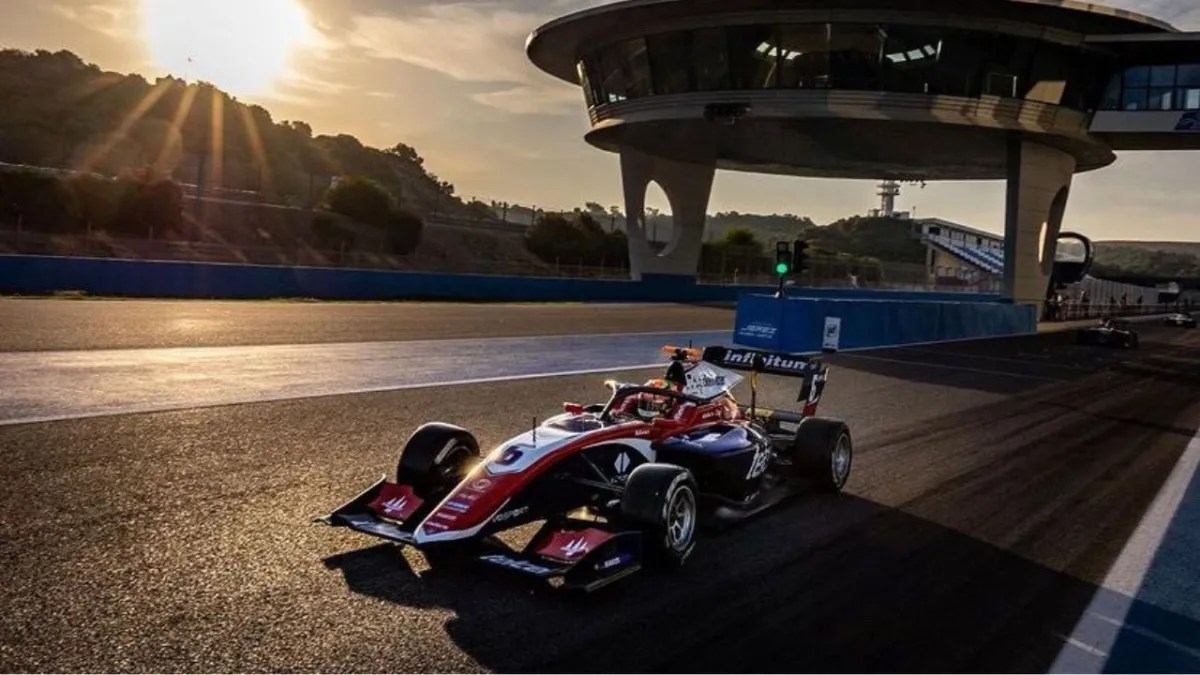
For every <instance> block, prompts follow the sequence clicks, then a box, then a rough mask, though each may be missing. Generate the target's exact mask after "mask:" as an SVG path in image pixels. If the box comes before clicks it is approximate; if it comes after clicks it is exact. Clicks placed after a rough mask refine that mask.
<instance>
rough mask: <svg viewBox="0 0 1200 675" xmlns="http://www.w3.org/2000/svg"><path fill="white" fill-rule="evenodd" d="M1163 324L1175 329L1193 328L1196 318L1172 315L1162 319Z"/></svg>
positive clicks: (1185, 315) (1189, 315)
mask: <svg viewBox="0 0 1200 675" xmlns="http://www.w3.org/2000/svg"><path fill="white" fill-rule="evenodd" d="M1163 323H1164V324H1166V325H1168V326H1175V327H1176V328H1195V327H1196V317H1194V316H1192V315H1191V314H1172V315H1171V316H1168V317H1167V318H1166V319H1163Z"/></svg>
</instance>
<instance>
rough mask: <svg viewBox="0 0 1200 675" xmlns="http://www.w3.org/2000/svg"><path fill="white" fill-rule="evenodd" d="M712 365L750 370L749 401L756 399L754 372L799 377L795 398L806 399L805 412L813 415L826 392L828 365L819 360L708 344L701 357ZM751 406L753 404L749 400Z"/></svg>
mask: <svg viewBox="0 0 1200 675" xmlns="http://www.w3.org/2000/svg"><path fill="white" fill-rule="evenodd" d="M701 359H702V360H704V361H707V362H708V363H711V364H713V365H715V366H720V367H722V368H728V369H730V370H742V371H746V372H750V373H753V375H752V376H751V378H750V386H751V396H752V400H753V399H754V398H757V395H756V391H755V390H756V389H757V379H758V378H757V377H754V375H757V374H759V373H765V374H767V375H783V376H785V377H801V378H804V383H803V384H802V385H801V387H800V396H799V397H798V398H797V399H796V400H797V401H804V402H805V414H806V415H809V414H815V412H816V407H817V403H819V402H820V400H821V394H822V393H824V391H825V382H826V380H828V378H829V367H828V366H826V365H825V364H823V363H821V362H820V361H819V360H817V359H814V358H809V357H807V356H800V355H796V354H781V353H775V352H764V351H759V350H757V349H740V348H735V347H707V348H705V350H704V354H703V356H702V357H701ZM751 406H752V407H753V406H754V403H753V402H752V403H751Z"/></svg>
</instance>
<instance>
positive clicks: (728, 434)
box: [316, 347, 854, 591]
mask: <svg viewBox="0 0 1200 675" xmlns="http://www.w3.org/2000/svg"><path fill="white" fill-rule="evenodd" d="M666 350H667V351H668V353H669V354H670V359H671V361H670V365H669V367H668V368H667V372H666V375H665V377H664V378H663V379H661V380H652V381H650V382H648V383H646V384H644V385H636V384H629V383H618V382H615V381H609V382H607V383H606V384H607V385H608V387H609V388H610V390H611V397H610V398H609V400H608V402H607V403H601V404H595V405H581V404H577V403H564V404H563V408H564V413H563V414H561V415H558V416H555V417H553V418H551V419H548V420H546V421H545V422H543V423H541V424H540V425H538V424H536V423H535V426H534V427H533V428H531V429H530V430H528V431H526V432H524V433H521V434H519V435H517V436H516V437H514V438H512V439H510V440H508V441H505V442H504V443H501V444H500V445H498V446H496V447H495V449H493V450H492V451H491V452H489V453H488V454H487V455H486V456H485V457H483V458H482V459H481V458H480V456H479V455H480V452H479V445H478V443H477V441H476V440H475V438H474V436H472V435H471V434H470V433H469V432H468V431H466V430H465V429H462V428H459V427H456V426H452V425H449V424H442V423H430V424H426V425H424V426H422V427H420V428H419V429H417V430H416V432H414V433H413V434H412V436H411V437H409V439H408V441H407V443H406V444H405V446H404V448H403V450H401V452H400V457H399V461H398V465H397V467H396V479H395V481H389V480H387V477H386V476H385V477H383V478H381V479H380V480H379V481H378V482H376V483H375V484H374V485H372V486H371V487H370V488H368V489H367V490H366V491H365V492H363V493H362V494H360V495H359V496H357V497H355V498H354V499H352V500H350V501H349V502H347V503H345V504H344V505H342V506H340V507H338V508H337V509H335V510H334V511H333V512H332V513H330V514H328V515H326V516H323V517H320V518H317V519H316V521H317V522H321V523H324V524H327V525H331V526H334V527H347V528H350V529H353V530H356V531H359V532H362V533H366V534H370V535H373V536H376V537H381V538H383V539H387V540H390V541H393V542H398V543H401V544H411V545H413V546H415V547H417V548H419V549H421V550H422V551H423V552H424V553H425V554H426V555H427V556H428V557H429V558H430V560H431V562H434V563H435V564H436V562H438V561H439V560H441V559H445V558H447V557H453V558H458V559H460V560H461V559H472V560H475V561H478V562H481V563H485V564H488V565H493V566H497V567H501V568H506V569H508V570H512V571H515V572H520V573H524V574H525V575H529V576H531V577H535V578H538V579H543V580H548V581H550V582H551V583H552V584H553V585H557V586H563V587H567V588H575V589H583V590H588V591H590V590H594V589H596V588H599V587H601V586H604V585H607V584H609V583H612V582H614V581H617V580H618V579H620V578H622V577H625V576H626V575H629V574H632V573H634V572H636V571H638V570H639V569H641V568H642V567H643V566H644V565H656V564H657V565H660V566H666V567H678V566H681V565H682V564H683V563H684V562H685V561H686V560H687V559H688V557H689V556H690V555H691V553H692V550H693V548H694V546H695V544H696V536H697V526H698V524H700V523H701V521H702V520H703V521H704V522H706V523H707V522H712V523H715V524H719V523H731V522H736V521H739V520H741V519H744V518H746V517H748V516H750V515H752V514H755V513H758V512H760V511H762V510H764V509H767V508H769V507H771V506H774V505H777V504H779V503H780V502H781V501H783V499H784V498H785V497H787V496H789V495H791V494H794V493H795V492H797V491H800V490H803V489H806V488H812V487H815V488H817V489H820V490H823V491H826V492H839V491H840V490H841V489H842V487H843V486H844V485H845V484H846V480H847V478H848V477H849V475H850V468H851V465H852V463H853V458H854V455H853V446H852V444H851V438H850V430H849V428H848V427H847V426H846V424H845V423H843V422H840V421H836V420H831V419H823V418H819V417H816V411H817V405H818V403H819V402H820V400H821V395H822V393H823V391H824V388H825V383H826V380H827V378H828V373H829V371H828V368H827V367H826V366H825V365H823V364H822V363H820V362H819V361H818V360H815V359H809V358H805V357H800V356H791V355H784V354H771V353H765V352H759V351H753V350H746V349H727V348H724V347H709V348H707V349H705V350H704V351H703V352H700V351H699V350H695V349H690V348H688V349H678V348H674V347H668V348H666ZM735 370H740V371H745V372H749V373H750V375H749V378H748V379H749V382H750V385H751V387H750V390H751V393H750V396H751V398H750V405H749V406H743V405H739V404H738V403H737V402H736V401H735V400H734V398H733V395H732V393H731V390H732V389H733V388H734V387H735V386H736V385H737V384H739V383H740V382H742V381H743V380H744V379H746V378H743V377H742V376H741V375H739V374H737V373H736V372H733V371H735ZM760 373H766V374H776V375H784V376H794V377H799V378H802V379H803V383H802V385H801V391H800V396H799V398H798V401H799V402H802V403H803V407H802V409H801V410H800V411H799V412H782V411H775V410H764V409H760V408H758V407H757V402H756V399H757V386H756V385H757V380H758V376H759V374H760ZM536 521H544V524H542V525H541V527H540V529H537V531H536V533H535V534H533V535H532V538H530V539H528V543H527V544H525V545H524V546H520V547H514V546H509V545H508V544H505V543H504V542H502V541H501V540H500V539H499V538H498V537H497V536H495V535H497V534H498V533H500V532H502V531H506V530H512V529H513V528H517V527H519V526H522V525H526V524H530V523H534V522H536Z"/></svg>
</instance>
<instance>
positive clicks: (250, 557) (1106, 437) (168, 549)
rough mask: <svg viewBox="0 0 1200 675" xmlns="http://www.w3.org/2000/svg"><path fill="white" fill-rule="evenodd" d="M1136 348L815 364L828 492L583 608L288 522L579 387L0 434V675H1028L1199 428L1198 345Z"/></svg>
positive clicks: (82, 423)
mask: <svg viewBox="0 0 1200 675" xmlns="http://www.w3.org/2000/svg"><path fill="white" fill-rule="evenodd" d="M726 316H727V317H728V316H729V315H728V314H726ZM553 332H561V331H558V330H554V331H553ZM1142 345H1143V348H1142V350H1141V351H1140V352H1137V353H1130V352H1120V351H1106V350H1099V349H1093V348H1083V347H1078V346H1075V345H1072V344H1070V340H1069V336H1054V335H1050V336H1039V337H1037V338H1024V339H1021V340H1015V341H1000V342H979V343H964V344H959V345H946V346H941V347H933V348H931V347H921V348H915V349H895V350H884V351H880V352H873V353H867V354H853V355H852V354H843V355H838V356H835V357H832V358H831V359H830V362H831V365H832V366H833V367H834V370H833V376H832V379H831V382H830V384H829V387H828V389H827V394H826V399H825V402H824V408H823V413H825V414H829V415H834V416H839V417H843V418H845V419H847V420H848V421H849V422H850V424H851V426H852V428H853V430H854V432H855V441H856V449H857V452H858V456H857V459H856V464H855V467H854V471H853V474H852V477H851V481H850V484H849V486H848V494H847V495H845V496H843V497H840V498H823V497H803V498H800V499H798V500H797V501H796V502H795V503H793V504H791V505H789V506H788V507H786V508H784V509H781V510H778V511H775V512H773V513H770V514H768V515H765V516H764V517H761V518H758V519H756V520H754V521H752V522H750V523H747V524H745V525H744V526H742V527H740V528H737V529H735V530H732V531H729V532H725V533H720V534H705V536H704V538H703V539H702V540H701V545H700V547H699V549H698V552H697V554H696V556H695V558H694V559H693V560H692V561H691V562H690V563H689V565H688V567H687V568H685V569H684V570H683V571H681V572H679V573H675V574H670V575H645V576H642V577H638V578H635V579H633V580H631V581H630V582H629V583H628V584H625V585H623V586H622V587H619V588H614V589H611V590H612V592H611V593H605V594H602V595H600V596H597V597H592V598H587V599H583V600H581V599H578V598H567V597H561V596H559V595H556V594H553V593H545V592H538V591H533V590H531V589H530V588H529V587H528V586H526V585H523V584H520V583H514V582H515V580H514V579H511V578H509V577H508V576H507V575H504V574H501V573H483V572H476V571H466V572H461V571H460V572H453V571H447V572H440V571H439V572H435V571H433V570H429V569H428V567H427V566H426V564H425V562H424V560H423V559H422V557H421V556H420V555H419V554H416V553H413V552H411V551H399V550H397V549H396V548H394V547H391V546H386V545H378V544H376V543H375V542H374V541H373V540H371V539H369V538H365V537H362V536H356V535H354V534H351V533H345V532H341V531H334V530H329V529H326V528H317V527H310V526H308V525H307V520H308V519H309V518H310V517H311V516H313V515H316V514H319V513H322V512H324V511H326V510H328V509H329V508H331V507H332V506H335V505H336V504H337V503H339V502H340V501H341V500H343V499H344V498H346V497H348V496H350V495H352V494H353V493H355V492H356V491H357V490H358V489H360V488H361V487H363V486H364V485H365V484H366V483H368V482H369V481H371V480H373V479H374V478H375V477H377V476H378V475H379V474H380V473H382V472H383V471H385V470H386V469H387V467H388V466H389V465H390V464H392V463H393V462H394V457H395V453H396V451H397V450H398V448H399V447H400V445H401V444H402V442H403V439H404V437H405V436H406V435H407V433H408V432H409V430H411V428H412V427H413V426H415V425H416V424H419V423H421V422H424V421H427V420H430V419H443V420H446V421H450V422H456V423H460V424H464V425H466V426H468V427H470V428H472V429H474V430H475V431H476V433H477V434H478V436H479V437H480V438H481V440H482V441H483V442H484V443H485V444H488V443H491V442H495V441H498V440H500V439H502V438H504V437H507V436H508V435H511V434H512V433H513V432H514V431H515V430H516V429H517V428H518V427H521V425H522V424H523V422H524V420H526V419H527V418H528V417H530V416H532V415H535V414H536V415H540V416H545V415H548V414H551V413H553V412H555V411H556V409H557V407H558V404H559V403H560V402H561V401H563V400H580V401H592V400H597V399H600V398H602V397H603V390H602V389H601V387H600V385H599V380H600V379H602V378H601V377H599V376H584V377H558V378H547V379H538V380H527V381H519V382H509V383H503V382H501V383H490V384H486V385H467V386H454V387H438V388H431V389H413V390H405V391H396V392H386V393H372V394H360V395H349V396H336V397H328V398H319V399H316V398H315V399H301V400H291V401H283V402H273V403H256V404H243V405H233V406H226V407H215V408H198V409H193V410H186V411H175V412H160V413H151V414H141V415H120V416H113V417H105V418H97V419H86V420H69V421H61V422H54V423H44V424H31V425H19V426H11V427H5V428H0V458H2V459H3V461H0V471H2V472H3V478H4V481H5V485H6V488H7V489H6V490H5V491H3V492H2V493H0V559H2V560H4V561H5V571H6V579H7V581H8V583H7V584H5V585H4V586H3V587H2V588H0V606H3V607H4V608H5V611H4V612H3V613H2V614H0V670H4V671H26V670H67V671H75V670H88V671H96V670H100V671H113V670H119V671H123V670H143V671H144V670H158V671H163V670H166V671H174V670H186V671H229V670H232V671H241V670H252V671H260V670H274V671H278V670H288V671H308V670H320V671H367V672H378V671H423V670H439V671H445V670H450V671H456V670H471V671H473V670H502V671H542V672H554V671H588V672H613V671H629V670H632V671H638V672H646V671H657V670H669V671H703V672H713V671H735V672H736V671H806V670H816V671H836V672H844V671H858V672H862V671H866V672H871V671H880V670H882V671H909V670H921V671H935V672H936V671H1032V672H1037V671H1044V670H1046V669H1048V668H1050V667H1051V665H1052V664H1053V662H1054V661H1055V659H1056V658H1057V656H1058V655H1059V654H1060V653H1061V652H1062V650H1063V647H1064V644H1066V641H1067V639H1068V638H1069V636H1070V635H1071V634H1072V630H1073V629H1074V627H1075V626H1076V624H1077V622H1078V619H1079V618H1080V616H1081V615H1082V614H1083V612H1084V611H1085V609H1086V608H1087V607H1088V606H1089V603H1090V602H1092V600H1093V599H1094V598H1095V597H1096V593H1097V589H1098V585H1099V584H1101V583H1102V582H1103V580H1104V579H1105V576H1106V574H1107V572H1108V571H1109V568H1110V567H1111V565H1112V563H1113V561H1114V560H1115V559H1116V558H1117V556H1118V554H1119V553H1120V552H1121V551H1122V548H1123V547H1124V545H1125V543H1126V541H1127V540H1128V539H1129V538H1130V535H1131V533H1132V532H1133V531H1134V529H1135V528H1136V527H1137V526H1138V524H1139V523H1140V522H1141V520H1142V516H1143V514H1144V512H1145V511H1146V509H1147V507H1148V505H1149V504H1150V503H1151V501H1152V500H1153V499H1154V498H1155V495H1156V494H1157V493H1158V492H1159V489H1160V487H1161V486H1162V485H1163V483H1164V481H1166V478H1167V476H1168V474H1170V472H1171V471H1172V467H1173V466H1175V464H1176V461H1177V460H1178V459H1179V458H1180V456H1181V455H1182V454H1183V452H1184V450H1185V448H1187V446H1188V444H1189V442H1191V440H1192V439H1193V438H1194V437H1195V436H1196V432H1197V427H1200V385H1198V383H1200V356H1198V352H1200V331H1192V332H1187V331H1174V330H1166V329H1161V328H1154V327H1147V328H1145V329H1144V330H1143V333H1142ZM648 375H649V373H648V372H647V371H641V372H636V373H630V374H629V377H646V376H648ZM794 386H795V384H794V382H790V381H787V380H780V379H776V378H764V395H763V399H764V403H766V404H768V405H776V406H779V407H785V406H787V404H788V403H789V402H790V401H792V400H794V394H795V389H794ZM1185 600H1186V598H1185ZM1196 607H1200V605H1196ZM1142 609H1143V614H1145V613H1146V612H1150V613H1153V610H1154V609H1155V608H1154V607H1144V608H1142ZM1162 614H1163V612H1161V611H1160V613H1159V615H1155V616H1154V620H1153V621H1152V622H1150V623H1152V624H1153V627H1154V628H1156V629H1157V631H1148V632H1150V633H1151V634H1154V635H1162V634H1163V633H1164V632H1165V633H1166V634H1167V635H1168V636H1170V637H1174V638H1177V639H1176V640H1173V642H1174V644H1176V645H1179V646H1182V647H1184V649H1185V651H1183V652H1182V654H1183V656H1182V657H1179V658H1186V657H1187V655H1188V653H1187V651H1186V649H1188V648H1190V649H1200V644H1197V642H1198V641H1200V637H1198V636H1200V616H1196V615H1195V614H1196V610H1194V609H1193V610H1191V613H1189V610H1188V608H1187V605H1186V602H1184V604H1183V607H1182V608H1180V607H1171V611H1169V612H1165V614H1168V615H1169V617H1165V616H1163V615H1162ZM1168 619H1169V620H1168ZM1168 649H1169V647H1167V646H1164V645H1163V643H1162V642H1161V641H1158V642H1152V648H1147V650H1146V654H1148V655H1152V654H1162V653H1164V651H1165V650H1168ZM1176 651H1178V650H1176ZM1146 658H1151V656H1147V657H1146ZM1134 662H1135V663H1136V662H1138V661H1136V660H1135V661H1134ZM1185 663H1186V662H1185ZM1145 669H1146V670H1155V668H1153V667H1149V666H1148V667H1146V668H1145ZM1184 669H1185V670H1187V668H1184ZM1195 669H1196V666H1193V667H1192V668H1191V670H1195Z"/></svg>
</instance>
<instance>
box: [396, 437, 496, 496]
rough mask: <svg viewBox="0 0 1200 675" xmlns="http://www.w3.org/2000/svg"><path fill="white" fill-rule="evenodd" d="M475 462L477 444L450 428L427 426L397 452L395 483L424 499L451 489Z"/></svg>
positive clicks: (477, 450) (477, 455) (477, 456)
mask: <svg viewBox="0 0 1200 675" xmlns="http://www.w3.org/2000/svg"><path fill="white" fill-rule="evenodd" d="M478 459H479V442H478V441H476V440H475V437H474V436H472V435H471V432H469V431H467V430H466V429H463V428H462V427H456V426H454V425H452V424H443V423H441V422H431V423H429V424H425V425H423V426H421V427H420V428H419V429H417V430H416V431H415V432H413V435H412V436H410V437H409V438H408V442H406V443H405V444H404V449H403V450H401V451H400V458H399V461H397V463H396V482H397V483H402V484H405V485H411V486H413V488H414V489H415V490H416V491H417V494H419V495H421V496H422V497H424V498H427V499H428V498H437V497H440V496H442V495H444V494H445V493H446V492H449V491H450V490H451V489H453V488H454V487H455V486H456V485H458V483H459V482H460V481H461V480H462V479H463V478H464V477H465V476H466V475H467V473H468V472H469V471H470V470H471V468H472V467H473V466H474V464H475V462H476V461H478Z"/></svg>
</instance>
